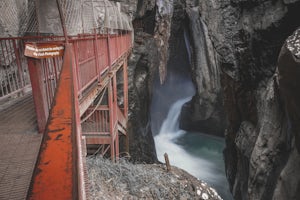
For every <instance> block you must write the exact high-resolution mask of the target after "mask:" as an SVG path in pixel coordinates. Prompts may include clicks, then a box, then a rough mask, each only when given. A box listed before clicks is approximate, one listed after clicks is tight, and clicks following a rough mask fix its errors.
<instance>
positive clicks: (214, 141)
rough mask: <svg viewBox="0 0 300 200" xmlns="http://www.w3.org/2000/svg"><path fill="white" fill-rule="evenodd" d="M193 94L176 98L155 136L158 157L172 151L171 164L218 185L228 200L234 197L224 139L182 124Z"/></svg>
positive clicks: (220, 191)
mask: <svg viewBox="0 0 300 200" xmlns="http://www.w3.org/2000/svg"><path fill="white" fill-rule="evenodd" d="M190 99H191V97H187V98H182V99H180V100H178V101H176V102H175V103H174V104H173V105H172V106H171V107H170V110H169V112H168V115H167V117H166V119H165V120H164V121H163V123H162V126H161V128H160V131H159V134H158V135H156V136H155V137H154V140H155V145H156V152H157V156H158V159H159V160H160V161H161V162H164V156H163V155H164V153H168V155H169V160H170V163H171V165H174V166H177V167H179V168H182V169H184V170H186V171H187V172H189V173H190V174H192V175H193V176H195V177H197V178H198V179H200V180H203V181H205V182H207V183H208V184H210V185H211V186H212V187H213V188H215V189H216V190H217V191H218V193H219V195H220V196H221V197H222V198H223V199H224V200H231V199H232V197H231V194H230V192H229V189H228V183H227V180H226V177H225V169H224V161H223V153H222V151H223V149H224V145H225V144H224V139H223V138H219V137H214V136H210V135H206V134H202V133H196V132H186V131H184V130H181V129H180V128H179V116H180V110H181V107H182V105H183V104H184V103H186V102H187V101H189V100H190Z"/></svg>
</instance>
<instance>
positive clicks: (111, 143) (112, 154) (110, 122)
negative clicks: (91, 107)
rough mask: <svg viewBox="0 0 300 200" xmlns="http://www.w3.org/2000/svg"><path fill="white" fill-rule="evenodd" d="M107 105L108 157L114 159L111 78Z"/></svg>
mask: <svg viewBox="0 0 300 200" xmlns="http://www.w3.org/2000/svg"><path fill="white" fill-rule="evenodd" d="M108 107H109V129H110V130H109V132H110V136H111V141H110V157H111V160H112V161H114V159H115V145H114V141H115V138H114V121H115V120H114V119H115V117H114V106H113V87H112V80H111V79H110V80H109V85H108Z"/></svg>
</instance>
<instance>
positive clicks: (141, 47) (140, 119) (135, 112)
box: [128, 32, 158, 163]
mask: <svg viewBox="0 0 300 200" xmlns="http://www.w3.org/2000/svg"><path fill="white" fill-rule="evenodd" d="M157 55H158V51H157V48H156V42H155V40H154V39H153V37H152V36H151V35H149V34H147V33H144V32H136V34H135V45H134V49H133V52H132V55H131V58H130V60H129V63H128V80H129V85H128V89H129V121H128V133H129V143H130V155H131V157H132V159H133V160H134V161H137V162H147V163H153V162H155V161H157V158H156V152H155V146H154V140H153V136H152V132H151V127H150V117H149V116H150V115H149V112H150V111H149V110H150V102H151V85H152V84H151V83H152V81H153V76H154V75H153V74H154V72H155V70H156V69H157V68H156V67H155V65H157V64H158V59H157V58H158V56H157ZM155 58H156V59H155Z"/></svg>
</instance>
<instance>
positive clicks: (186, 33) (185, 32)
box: [183, 28, 192, 64]
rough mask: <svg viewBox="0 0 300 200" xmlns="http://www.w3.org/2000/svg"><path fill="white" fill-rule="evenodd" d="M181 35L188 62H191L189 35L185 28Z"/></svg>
mask: <svg viewBox="0 0 300 200" xmlns="http://www.w3.org/2000/svg"><path fill="white" fill-rule="evenodd" d="M183 37H184V43H185V48H186V51H187V54H188V57H189V63H190V64H192V54H191V45H190V40H189V35H188V32H187V30H186V28H185V29H184V32H183Z"/></svg>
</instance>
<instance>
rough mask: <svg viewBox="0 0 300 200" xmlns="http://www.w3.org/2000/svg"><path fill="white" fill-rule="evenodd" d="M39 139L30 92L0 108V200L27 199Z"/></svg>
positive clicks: (40, 136) (40, 137)
mask: <svg viewBox="0 0 300 200" xmlns="http://www.w3.org/2000/svg"><path fill="white" fill-rule="evenodd" d="M41 139H42V135H41V134H38V131H37V123H36V114H35V110H34V104H33V99H32V95H31V94H28V95H26V96H25V97H23V98H21V99H20V100H18V101H17V102H16V103H14V104H11V105H10V106H9V107H7V108H4V109H3V110H1V111H0V200H10V199H11V200H18V199H25V198H26V195H27V191H28V188H29V185H30V181H31V176H32V172H33V170H34V166H35V162H36V159H37V155H38V151H39V148H40V144H41Z"/></svg>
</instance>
